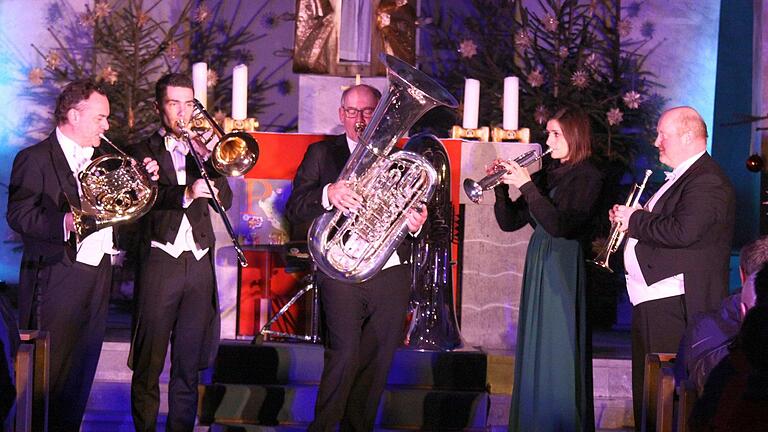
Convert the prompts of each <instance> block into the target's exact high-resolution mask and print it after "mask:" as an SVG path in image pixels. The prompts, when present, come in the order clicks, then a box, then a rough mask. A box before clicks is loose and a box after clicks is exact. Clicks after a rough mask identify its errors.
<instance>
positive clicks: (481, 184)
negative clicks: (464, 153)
mask: <svg viewBox="0 0 768 432" xmlns="http://www.w3.org/2000/svg"><path fill="white" fill-rule="evenodd" d="M550 152H552V149H551V148H549V149H547V151H545V152H544V153H542V154H536V150H529V151H527V152H525V153H523V154H521V155H520V156H518V157H516V158H514V159H513V160H512V162H515V163H517V164H518V165H520V166H521V167H523V168H525V167H527V166H529V165H532V164H533V163H535V162H538V161H539V160H541V159H542V158H543V157H544V156H546V155H548V154H549V153H550ZM491 169H492V170H493V173H492V174H489V175H487V176H485V177H483V178H481V179H480V180H478V181H474V180H472V179H471V178H468V179H464V193H466V194H467V196H468V197H469V199H470V200H472V202H473V203H475V204H480V202H481V201H482V200H483V192H485V191H487V190H491V189H493V188H495V187H496V186H498V185H499V183H501V178H502V177H503V176H504V174H506V173H507V169H506V168H504V166H503V165H502V164H500V163H497V164H494V165H493V167H492V168H491Z"/></svg>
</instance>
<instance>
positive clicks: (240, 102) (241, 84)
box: [232, 64, 248, 120]
mask: <svg viewBox="0 0 768 432" xmlns="http://www.w3.org/2000/svg"><path fill="white" fill-rule="evenodd" d="M232 118H233V119H235V120H245V119H246V118H248V66H246V65H244V64H239V65H237V66H235V68H234V69H232Z"/></svg>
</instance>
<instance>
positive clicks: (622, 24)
mask: <svg viewBox="0 0 768 432" xmlns="http://www.w3.org/2000/svg"><path fill="white" fill-rule="evenodd" d="M617 30H618V32H619V36H621V37H623V38H625V37H627V36H629V35H630V34H631V33H632V21H630V20H628V19H623V20H621V21H619V26H618V29H617Z"/></svg>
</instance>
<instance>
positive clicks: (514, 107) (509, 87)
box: [502, 76, 520, 130]
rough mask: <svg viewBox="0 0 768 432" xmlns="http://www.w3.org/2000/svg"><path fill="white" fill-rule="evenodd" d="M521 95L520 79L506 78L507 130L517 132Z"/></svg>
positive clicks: (505, 106) (505, 111)
mask: <svg viewBox="0 0 768 432" xmlns="http://www.w3.org/2000/svg"><path fill="white" fill-rule="evenodd" d="M519 93H520V79H519V78H517V77H515V76H509V77H506V78H504V121H503V122H502V127H503V128H504V129H505V130H517V114H518V103H519V99H518V98H519Z"/></svg>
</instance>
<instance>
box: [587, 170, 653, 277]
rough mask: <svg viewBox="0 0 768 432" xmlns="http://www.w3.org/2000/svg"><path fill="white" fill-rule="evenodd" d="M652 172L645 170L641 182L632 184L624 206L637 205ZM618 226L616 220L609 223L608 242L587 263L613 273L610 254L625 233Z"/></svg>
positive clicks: (614, 250) (619, 225)
mask: <svg viewBox="0 0 768 432" xmlns="http://www.w3.org/2000/svg"><path fill="white" fill-rule="evenodd" d="M652 173H653V172H652V171H651V170H645V177H644V178H643V182H642V183H640V184H639V185H638V184H637V183H635V184H634V185H632V191H631V192H630V193H629V196H628V197H627V201H626V202H625V203H624V205H625V206H626V207H634V206H636V205H637V203H638V202H639V201H640V195H642V194H643V189H645V184H646V183H647V182H648V178H649V177H650V176H651V174H652ZM620 228H621V224H620V223H618V222H614V223H612V224H611V232H610V234H609V235H608V242H607V243H606V245H605V247H604V248H603V250H602V251H601V252H600V253H599V254H598V255H597V256H596V257H595V259H593V260H587V262H588V263H590V264H594V265H596V266H598V267H600V268H602V269H605V270H608V271H609V272H610V273H613V270H612V269H611V266H609V265H608V261H609V260H610V259H611V254H613V253H614V252H616V251H617V250H619V245H621V242H622V241H623V240H624V235H625V234H626V232H625V231H621V229H620Z"/></svg>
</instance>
